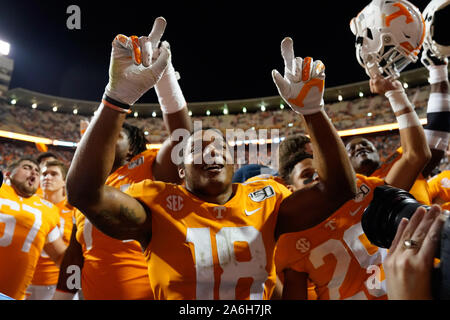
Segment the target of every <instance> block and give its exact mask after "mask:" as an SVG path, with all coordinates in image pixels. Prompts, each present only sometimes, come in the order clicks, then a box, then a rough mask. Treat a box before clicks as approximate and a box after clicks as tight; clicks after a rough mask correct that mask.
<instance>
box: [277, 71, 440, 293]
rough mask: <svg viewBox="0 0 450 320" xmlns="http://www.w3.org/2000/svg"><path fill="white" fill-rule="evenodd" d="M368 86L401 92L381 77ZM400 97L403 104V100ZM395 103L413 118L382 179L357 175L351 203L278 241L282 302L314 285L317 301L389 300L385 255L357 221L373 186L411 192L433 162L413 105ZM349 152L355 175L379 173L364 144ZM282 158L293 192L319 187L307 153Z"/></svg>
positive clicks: (381, 91)
mask: <svg viewBox="0 0 450 320" xmlns="http://www.w3.org/2000/svg"><path fill="white" fill-rule="evenodd" d="M370 87H371V90H372V92H374V93H379V94H385V93H386V92H389V91H393V90H396V91H402V86H401V83H400V82H399V81H396V80H386V79H383V78H376V79H371V80H370ZM389 95H390V94H389V93H388V94H387V96H389ZM403 97H404V98H405V99H406V95H403ZM398 101H401V102H402V103H403V110H402V114H403V115H404V114H410V116H411V118H412V120H409V122H408V124H407V125H406V126H401V127H400V137H401V141H402V145H403V147H404V149H405V150H407V151H405V154H404V155H403V156H402V157H401V158H400V159H399V160H398V161H397V162H395V164H393V165H392V167H391V168H390V170H389V172H388V173H387V175H386V177H385V178H384V180H382V179H380V178H376V177H366V176H363V175H360V174H357V175H356V177H357V185H358V189H359V192H358V194H357V196H356V198H355V199H353V200H351V201H348V202H347V203H345V205H344V206H342V207H341V208H339V210H337V211H335V212H334V211H333V212H331V211H330V212H329V214H330V216H329V218H328V219H326V220H325V221H323V222H322V223H320V224H319V225H317V226H314V227H313V228H310V229H308V230H305V231H302V232H297V233H293V234H289V235H284V236H282V237H281V238H280V239H279V241H278V243H277V250H276V254H275V260H276V266H277V272H278V273H280V272H283V274H282V276H284V287H283V298H284V299H306V298H307V296H308V294H307V292H308V291H307V288H308V287H309V288H311V285H309V286H308V281H309V282H311V283H312V284H313V285H314V286H315V292H316V294H317V298H318V299H333V300H334V299H386V298H387V295H386V291H385V284H384V273H383V270H382V262H383V259H384V257H385V255H386V250H384V249H380V248H378V247H376V246H374V245H372V244H370V242H369V241H368V239H367V237H366V236H365V235H364V233H363V231H362V227H361V216H362V213H363V212H364V209H365V208H366V207H367V206H368V205H369V203H370V201H371V199H372V197H373V190H374V189H375V188H376V187H377V186H379V185H383V184H385V183H387V184H390V185H392V186H395V187H398V188H402V189H406V190H409V189H410V188H411V186H412V185H413V183H414V181H415V180H416V177H417V175H418V174H419V173H420V172H421V171H422V169H423V168H424V166H425V165H426V163H427V162H428V160H429V159H430V157H431V153H430V150H429V148H428V146H427V143H426V138H425V134H424V131H423V128H422V126H421V125H420V122H419V121H418V117H417V115H416V114H415V112H414V110H413V109H412V107H411V104H410V103H409V101H408V100H407V99H406V100H399V99H398V100H397V103H398ZM391 103H392V102H391ZM414 119H415V120H416V121H414ZM313 150H315V149H314V148H313ZM347 151H348V155H349V157H350V160H351V161H352V164H353V166H354V168H355V170H356V171H357V172H361V171H362V172H365V173H370V172H373V171H375V170H376V169H377V168H378V167H377V166H378V162H379V156H378V153H377V152H376V149H375V148H374V147H373V145H372V144H371V143H369V142H368V141H367V140H365V139H361V138H357V139H354V140H353V143H350V144H347ZM285 158H286V157H284V158H280V172H283V174H282V177H283V180H285V181H286V182H288V184H289V185H290V186H289V187H290V188H291V189H292V190H298V188H299V187H302V186H305V182H307V183H306V185H307V187H308V188H311V187H313V186H314V184H317V183H319V181H320V179H318V177H315V176H314V174H315V170H314V166H313V163H312V161H311V159H309V158H308V154H307V153H305V154H303V153H302V152H299V153H298V157H297V158H296V157H292V159H294V160H297V159H298V162H295V161H290V162H289V161H287V160H285ZM303 158H304V159H303ZM283 162H284V163H283ZM280 277H281V276H280Z"/></svg>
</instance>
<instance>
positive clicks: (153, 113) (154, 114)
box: [152, 111, 190, 118]
mask: <svg viewBox="0 0 450 320" xmlns="http://www.w3.org/2000/svg"><path fill="white" fill-rule="evenodd" d="M189 112H190V111H189ZM152 117H153V118H155V117H156V112H155V111H153V112H152Z"/></svg>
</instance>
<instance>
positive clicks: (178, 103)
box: [155, 63, 186, 114]
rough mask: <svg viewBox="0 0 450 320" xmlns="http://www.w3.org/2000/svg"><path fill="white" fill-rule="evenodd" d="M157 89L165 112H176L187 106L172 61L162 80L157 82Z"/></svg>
mask: <svg viewBox="0 0 450 320" xmlns="http://www.w3.org/2000/svg"><path fill="white" fill-rule="evenodd" d="M155 90H156V94H157V95H158V101H159V104H160V106H161V110H162V112H163V113H165V114H171V113H175V112H177V111H180V110H181V109H183V108H184V107H185V106H186V100H185V99H184V96H183V92H182V91H181V88H180V85H179V84H178V80H177V73H176V72H175V69H174V68H173V66H172V63H169V65H168V66H167V69H166V71H165V72H164V74H163V76H162V78H161V80H159V81H158V82H157V83H156V86H155Z"/></svg>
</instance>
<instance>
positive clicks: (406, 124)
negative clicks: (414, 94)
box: [397, 111, 422, 130]
mask: <svg viewBox="0 0 450 320" xmlns="http://www.w3.org/2000/svg"><path fill="white" fill-rule="evenodd" d="M397 122H398V129H399V130H402V129H406V128H411V127H418V126H421V125H422V124H421V123H420V120H419V117H418V116H417V113H416V112H415V111H411V112H408V113H404V114H402V115H401V116H398V117H397Z"/></svg>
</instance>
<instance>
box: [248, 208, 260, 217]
mask: <svg viewBox="0 0 450 320" xmlns="http://www.w3.org/2000/svg"><path fill="white" fill-rule="evenodd" d="M258 210H261V208H258V209H255V210H253V211H247V209H244V211H245V214H246V215H248V216H251V215H252V214H254V213H255V212H256V211H258Z"/></svg>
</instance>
